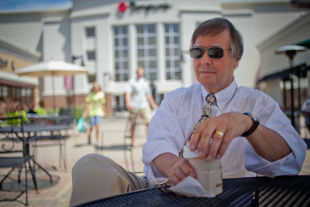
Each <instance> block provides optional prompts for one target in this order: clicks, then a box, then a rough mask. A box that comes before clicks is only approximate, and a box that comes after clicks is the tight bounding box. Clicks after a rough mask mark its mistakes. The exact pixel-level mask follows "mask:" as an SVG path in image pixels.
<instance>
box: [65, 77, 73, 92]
mask: <svg viewBox="0 0 310 207" xmlns="http://www.w3.org/2000/svg"><path fill="white" fill-rule="evenodd" d="M64 81H65V82H64V85H65V89H66V90H72V89H73V76H72V75H67V76H65V77H64Z"/></svg>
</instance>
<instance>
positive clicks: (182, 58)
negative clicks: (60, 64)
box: [0, 0, 310, 113]
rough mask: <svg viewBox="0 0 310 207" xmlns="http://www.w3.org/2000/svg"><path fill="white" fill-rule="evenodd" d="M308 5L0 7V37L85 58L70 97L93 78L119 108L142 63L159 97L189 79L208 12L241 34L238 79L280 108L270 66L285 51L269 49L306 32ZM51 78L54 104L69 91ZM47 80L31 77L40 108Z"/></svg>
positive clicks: (48, 53)
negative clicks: (194, 42) (193, 48)
mask: <svg viewBox="0 0 310 207" xmlns="http://www.w3.org/2000/svg"><path fill="white" fill-rule="evenodd" d="M309 11H310V10H309V9H307V8H296V7H293V6H292V4H291V3H290V1H289V0H256V1H255V0H248V1H244V0H239V1H237V0H193V1H188V0H156V1H151V0H144V1H140V0H136V1H115V0H105V1H103V0H87V1H85V0H72V5H71V6H70V7H65V8H63V7H62V8H46V9H40V10H15V11H7V12H1V13H0V38H1V39H4V40H6V41H8V42H13V43H14V44H15V45H19V47H20V48H27V49H29V50H30V51H35V52H36V53H38V54H41V55H40V57H39V59H38V61H43V60H49V59H58V60H63V61H66V62H74V63H75V64H82V62H83V63H84V65H85V66H86V67H87V68H88V69H89V73H88V74H87V75H86V74H79V75H75V76H74V94H75V96H74V98H75V99H76V101H75V103H76V104H77V105H79V106H83V104H84V100H85V96H86V95H87V93H88V92H89V90H90V88H91V85H92V84H91V83H92V82H93V81H94V80H96V81H97V82H99V84H100V85H101V86H102V89H103V91H104V92H105V93H106V94H107V107H108V109H109V113H113V111H114V110H122V109H124V93H125V86H126V83H127V81H128V79H130V78H131V77H135V72H136V69H137V67H138V66H143V67H144V68H145V77H146V78H147V79H148V80H150V84H151V85H152V89H153V93H154V96H155V100H156V102H157V103H160V101H161V100H162V99H163V94H165V93H166V92H169V91H171V90H174V89H176V88H178V87H188V86H189V85H191V84H192V83H194V82H195V76H194V73H193V66H192V60H191V58H190V56H189V54H188V49H189V46H190V39H191V35H192V32H193V31H194V29H195V27H196V26H197V25H198V24H199V23H201V22H203V21H205V20H207V19H210V18H214V17H224V18H227V19H229V20H230V21H231V22H232V23H233V24H234V25H235V26H236V28H237V29H239V31H240V32H241V34H242V35H243V39H244V45H245V46H244V55H243V57H242V59H241V61H240V64H239V67H238V68H237V69H236V71H235V78H236V81H237V83H238V84H239V85H240V86H246V87H251V88H258V89H261V90H263V91H265V92H267V93H269V94H270V95H271V96H272V97H274V99H275V100H277V101H278V102H279V104H280V105H281V107H282V108H283V107H284V109H285V107H288V108H289V106H286V105H284V103H283V102H285V100H284V99H283V94H286V93H283V91H282V90H283V88H284V89H287V90H288V91H289V88H285V87H284V86H285V85H286V82H285V81H283V77H284V76H281V75H275V74H278V73H279V72H282V71H283V70H286V69H288V67H289V64H288V58H287V57H286V56H285V55H276V54H275V52H274V51H275V50H276V49H277V48H279V47H281V46H284V45H290V44H298V43H302V42H305V41H307V40H309V38H310V36H309V34H310V17H309ZM27 49H25V50H27ZM1 51H2V48H1ZM309 57H310V52H309V51H308V52H303V53H298V54H297V55H296V57H295V59H294V64H296V65H302V66H303V67H302V70H303V72H304V73H303V74H306V75H303V76H298V78H297V79H298V80H296V81H299V79H301V80H300V81H299V82H300V84H299V85H297V84H295V85H296V89H297V86H298V87H299V88H300V91H301V94H302V97H301V98H300V99H301V101H303V100H304V99H305V97H306V96H307V87H308V80H307V70H308V69H309V60H310V58H309ZM0 58H1V53H0ZM0 73H1V70H0ZM1 79H2V75H1V77H0V81H1ZM55 80H56V83H57V84H55V94H56V98H57V101H56V103H57V108H60V107H64V106H66V105H67V104H68V102H67V100H68V98H67V97H68V96H71V95H72V91H69V90H66V86H65V81H64V80H65V78H64V77H56V78H55ZM51 81H52V79H51V77H44V78H43V79H42V81H39V82H38V83H37V87H38V88H39V89H41V90H42V91H41V93H40V94H39V95H38V102H40V103H41V105H43V106H44V107H45V108H52V101H51V100H52V84H51ZM296 83H297V82H296ZM0 84H1V82H0ZM296 94H297V93H296ZM285 97H286V95H285ZM288 100H289V99H288Z"/></svg>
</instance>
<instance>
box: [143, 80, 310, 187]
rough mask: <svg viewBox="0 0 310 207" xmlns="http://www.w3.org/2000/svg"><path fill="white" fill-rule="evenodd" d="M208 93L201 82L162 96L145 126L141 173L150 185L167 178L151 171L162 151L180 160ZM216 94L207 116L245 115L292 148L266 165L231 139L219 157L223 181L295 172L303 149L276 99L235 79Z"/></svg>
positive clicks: (242, 140) (245, 144) (246, 144)
mask: <svg viewBox="0 0 310 207" xmlns="http://www.w3.org/2000/svg"><path fill="white" fill-rule="evenodd" d="M207 95H208V92H207V91H206V90H205V89H204V87H203V86H202V85H201V84H200V83H195V84H193V85H191V86H190V87H188V88H179V89H177V90H174V91H172V92H170V93H167V94H166V95H165V99H164V100H163V101H162V103H161V106H160V107H159V108H158V109H157V111H156V113H155V115H154V116H153V118H152V120H151V122H150V125H149V128H148V137H147V142H146V143H145V144H144V146H143V157H142V161H143V163H144V172H145V174H146V176H147V178H148V180H149V181H150V182H151V183H152V184H154V185H158V184H162V183H164V182H166V181H167V180H168V179H167V178H166V177H164V176H163V175H161V173H160V172H159V171H158V170H157V169H156V167H155V165H154V163H153V160H154V159H155V158H156V157H157V156H159V155H161V154H163V153H166V152H170V153H173V154H175V155H177V156H179V153H180V152H181V150H182V148H183V146H184V145H185V143H186V141H187V140H188V138H189V136H190V135H191V133H192V130H193V129H194V126H195V124H196V123H197V121H198V120H199V118H200V116H201V114H202V113H203V109H204V107H205V106H206V104H207V103H206V100H205V97H206V96H207ZM215 96H216V102H215V103H214V104H213V105H212V107H211V117H215V116H219V115H220V114H223V113H227V112H241V113H244V112H247V111H249V112H251V113H252V114H254V115H255V116H256V117H257V118H258V119H259V120H260V124H262V125H264V126H266V127H268V128H271V129H273V130H274V131H276V132H277V133H279V134H280V135H281V136H282V137H283V139H284V140H285V141H286V142H287V144H288V145H289V147H290V148H291V150H292V153H290V154H289V155H288V156H286V157H284V158H282V159H280V160H277V161H275V162H269V161H267V160H265V159H263V158H262V157H260V156H258V155H257V154H256V152H255V151H254V150H253V148H252V146H251V145H250V144H249V142H248V141H247V140H246V138H244V137H236V138H234V139H233V140H232V142H231V143H230V145H229V147H228V149H227V151H226V152H225V154H224V156H223V158H222V167H223V177H224V178H235V177H250V176H256V174H259V175H264V176H269V177H275V176H279V175H296V174H298V173H299V172H300V169H301V167H302V164H303V161H304V159H305V156H306V149H307V146H306V144H305V142H304V141H303V139H302V138H301V137H300V136H299V134H298V133H297V132H296V130H295V129H294V128H293V126H292V125H291V123H290V120H289V119H288V118H287V117H286V116H285V115H284V114H283V112H282V111H281V109H280V107H279V105H278V103H277V102H276V101H275V100H273V99H272V98H271V97H270V96H268V95H266V94H265V93H263V92H261V91H259V90H255V89H250V88H246V87H238V85H237V83H236V82H235V80H233V82H232V83H231V84H230V86H229V87H227V88H226V89H224V90H222V91H220V92H218V93H216V94H215Z"/></svg>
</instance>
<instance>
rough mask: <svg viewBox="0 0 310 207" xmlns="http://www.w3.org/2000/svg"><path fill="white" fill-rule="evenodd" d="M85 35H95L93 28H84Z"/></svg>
mask: <svg viewBox="0 0 310 207" xmlns="http://www.w3.org/2000/svg"><path fill="white" fill-rule="evenodd" d="M86 36H87V37H95V28H94V27H92V28H86Z"/></svg>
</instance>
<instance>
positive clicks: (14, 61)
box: [0, 51, 33, 72]
mask: <svg viewBox="0 0 310 207" xmlns="http://www.w3.org/2000/svg"><path fill="white" fill-rule="evenodd" d="M0 60H1V61H5V62H7V64H6V65H4V66H3V67H1V66H0V70H2V71H5V72H14V70H18V69H20V68H23V67H27V66H29V65H32V64H33V62H32V61H28V60H26V59H22V58H19V57H16V56H13V55H9V54H6V53H4V52H1V51H0Z"/></svg>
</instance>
